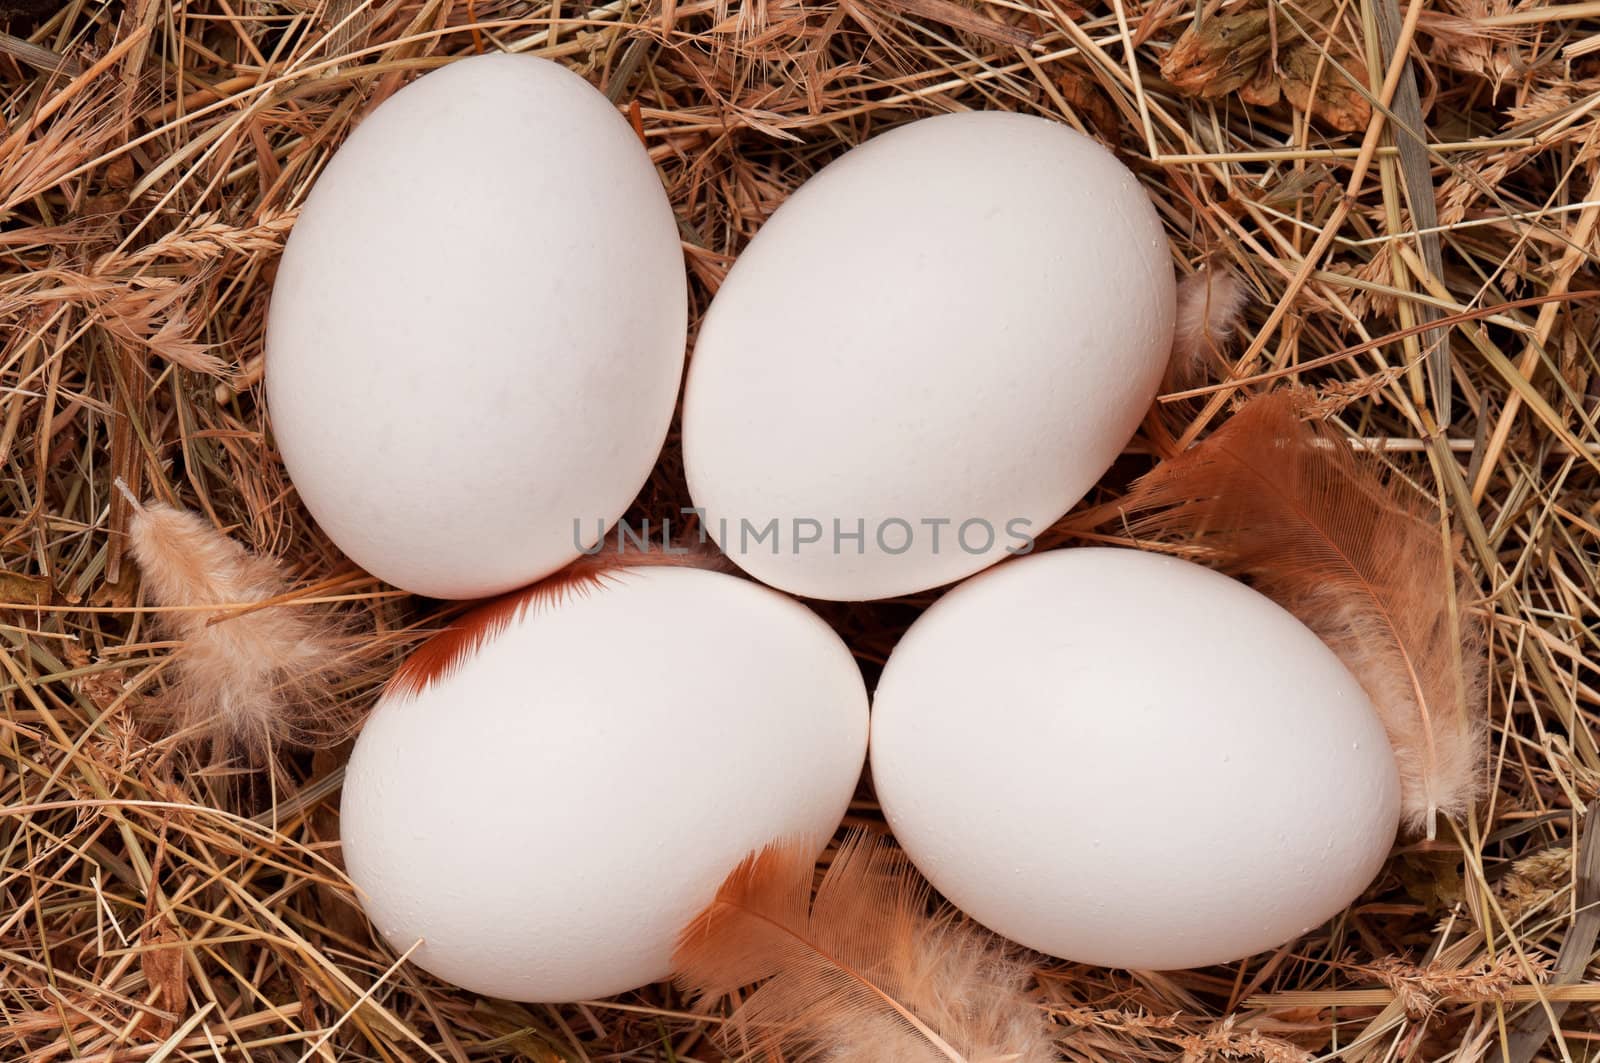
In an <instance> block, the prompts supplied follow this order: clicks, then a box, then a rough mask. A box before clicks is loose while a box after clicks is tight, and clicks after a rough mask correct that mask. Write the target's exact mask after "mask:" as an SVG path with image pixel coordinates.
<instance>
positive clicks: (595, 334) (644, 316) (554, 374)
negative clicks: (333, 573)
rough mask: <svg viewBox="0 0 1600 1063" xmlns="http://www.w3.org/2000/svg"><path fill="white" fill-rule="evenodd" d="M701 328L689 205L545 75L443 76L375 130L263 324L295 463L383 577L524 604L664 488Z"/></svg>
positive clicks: (624, 130) (282, 281)
mask: <svg viewBox="0 0 1600 1063" xmlns="http://www.w3.org/2000/svg"><path fill="white" fill-rule="evenodd" d="M687 308H688V301H687V291H686V287H685V279H684V270H683V256H682V251H681V247H680V244H679V239H678V231H677V226H676V223H675V221H674V219H673V214H672V208H671V207H670V205H669V204H668V202H667V196H666V193H665V192H664V191H663V189H662V187H661V182H660V180H659V179H658V177H657V175H656V171H655V168H654V167H653V166H652V165H651V162H650V159H649V157H648V156H647V155H646V154H645V151H644V148H643V147H642V146H641V145H640V143H639V139H638V137H637V136H635V135H634V132H633V130H632V129H631V128H630V127H629V125H628V123H627V121H626V120H625V119H624V118H623V117H622V116H621V115H620V114H618V112H617V109H616V108H615V107H613V106H612V105H611V104H610V103H609V102H607V100H606V99H605V97H604V96H602V95H601V94H600V93H598V92H596V91H595V90H594V89H593V88H592V87H590V85H589V84H588V83H587V82H585V81H584V80H583V79H582V78H580V77H578V76H577V75H576V74H573V73H571V72H570V71H568V70H566V69H564V68H562V67H560V66H558V65H556V64H555V63H551V62H549V61H547V60H543V59H537V58H533V57H530V56H512V55H491V56H482V57H476V58H471V59H464V60H460V61H457V62H454V63H451V64H450V65H449V66H446V67H443V68H441V69H440V70H438V71H435V72H433V73H430V74H428V75H426V76H425V77H422V78H419V79H418V80H417V81H415V82H413V83H412V84H411V85H409V86H407V87H406V88H404V89H402V90H401V91H400V92H399V93H397V94H396V95H395V96H394V97H393V98H392V99H390V100H388V101H387V102H385V103H383V104H382V105H381V106H379V107H378V108H377V109H376V110H375V111H374V112H373V113H372V114H370V115H368V116H367V117H366V119H365V120H363V121H362V123H361V125H360V126H359V127H358V128H357V129H356V130H355V132H354V133H352V134H351V136H350V137H349V139H348V140H347V141H346V142H345V144H344V146H343V147H342V148H340V150H339V152H338V153H337V154H336V155H335V156H334V157H333V158H332V159H331V160H330V161H329V162H328V164H327V167H326V168H325V169H324V171H323V173H322V175H321V177H320V178H319V179H318V181H317V183H316V185H315V187H314V188H313V189H312V191H311V194H310V196H309V197H308V198H307V200H306V202H305V205H304V208H303V209H302V211H301V213H300V217H299V220H298V221H297V222H296V224H295V227H294V230H293V233H292V234H291V235H290V237H289V241H288V245H287V247H286V248H285V250H284V255H283V261H282V264H281V266H280V267H279V270H278V275H277V281H276V284H275V286H274V289H273V294H272V305H271V310H270V313H269V316H268V321H267V350H266V382H267V396H268V401H269V403H270V406H271V411H272V423H273V428H274V433H275V436H276V439H277V444H278V447H279V449H280V450H281V451H282V452H283V460H284V463H285V464H286V465H287V466H288V470H289V474H290V477H291V478H292V479H293V481H294V484H295V487H296V488H297V489H298V490H299V493H300V497H301V498H302V499H303V500H304V501H305V504H306V507H307V508H308V509H310V511H311V514H312V516H314V517H315V518H316V519H317V522H318V523H319V524H320V525H321V526H322V528H323V530H324V531H326V532H327V533H328V535H329V536H330V537H331V538H332V539H333V541H334V542H335V543H337V544H338V545H339V547H340V549H342V550H343V551H344V552H345V553H347V554H348V555H349V556H350V557H351V558H352V559H353V560H354V561H356V562H357V563H358V564H360V565H361V566H362V567H364V568H366V569H367V570H368V571H370V572H372V573H373V574H374V575H377V576H380V577H382V578H383V579H385V580H388V581H389V582H391V583H394V584H396V585H398V586H400V587H403V588H405V589H407V590H410V591H415V592H417V593H420V594H428V595H434V596H437V597H444V598H472V597H478V596H482V595H488V594H493V593H497V592H499V591H503V590H509V589H511V588H513V587H520V586H522V585H524V584H526V583H529V582H531V581H532V580H534V579H537V578H539V577H541V576H544V575H546V574H548V573H550V572H552V571H554V570H555V569H557V568H559V567H561V566H562V565H564V564H566V563H567V562H568V561H570V560H572V559H573V558H574V557H576V556H577V555H578V553H579V550H580V548H581V547H583V546H586V545H589V544H591V543H592V542H593V541H595V540H596V538H597V537H598V534H599V533H598V528H597V525H603V526H609V525H610V524H612V523H614V522H615V521H616V519H617V518H618V517H619V516H620V515H621V514H622V512H623V510H624V509H626V508H627V506H628V505H629V504H630V503H631V502H632V500H633V498H634V496H635V495H636V494H637V493H638V490H639V487H640V485H641V484H643V482H644V480H645V477H646V476H647V475H649V472H650V468H651V466H652V465H653V464H654V462H655V458H656V455H657V453H658V452H659V451H660V449H661V443H662V440H663V438H664V437H665V435H666V430H667V424H668V421H669V420H670V419H671V416H672V410H673V406H674V405H675V403H676V401H677V391H678V383H679V379H680V377H681V375H682V370H683V352H684V334H685V327H686V321H687ZM575 522H578V527H579V529H580V530H581V534H576V533H575V531H574V523H575Z"/></svg>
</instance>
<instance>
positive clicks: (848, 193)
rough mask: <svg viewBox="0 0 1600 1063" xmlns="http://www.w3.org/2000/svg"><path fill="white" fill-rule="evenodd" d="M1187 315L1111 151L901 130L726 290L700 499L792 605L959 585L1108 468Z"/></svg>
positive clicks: (700, 371)
mask: <svg viewBox="0 0 1600 1063" xmlns="http://www.w3.org/2000/svg"><path fill="white" fill-rule="evenodd" d="M1173 313H1174V282H1173V273H1172V265H1171V261H1170V257H1169V251H1168V248H1167V241H1166V237H1165V235H1164V234H1163V232H1162V227H1161V222H1160V219H1159V218H1158V217H1157V216H1156V212H1155V209H1154V208H1153V207H1152V206H1151V203H1150V200H1149V197H1148V196H1147V195H1146V194H1145V192H1144V191H1143V189H1141V188H1140V186H1139V183H1138V181H1137V180H1136V179H1135V178H1134V176H1133V174H1132V173H1130V172H1129V171H1128V170H1127V169H1126V168H1124V167H1123V166H1122V164H1121V163H1119V162H1118V161H1117V160H1116V159H1115V158H1113V157H1112V155H1111V154H1110V153H1109V152H1108V151H1106V150H1105V149H1104V148H1103V147H1101V146H1100V145H1099V144H1098V143H1096V142H1095V141H1093V140H1091V139H1089V138H1087V137H1084V136H1080V135H1079V134H1077V133H1075V132H1073V131H1072V130H1070V129H1068V128H1067V127H1065V126H1063V125H1060V124H1058V123H1056V122H1052V121H1048V120H1046V119H1043V118H1036V117H1030V116H1027V115H1018V114H1010V113H1001V112H981V113H969V114H956V115H945V116H940V117H936V118H928V119H923V120H921V121H917V122H912V123H910V124H908V125H904V126H901V127H899V128H897V129H894V130H892V131H890V132H888V133H884V134H882V135H881V136H878V137H875V138H873V139H872V140H869V141H867V142H866V143H865V144H863V145H861V146H860V147H857V148H855V149H853V150H852V151H850V152H848V153H847V154H845V155H844V156H842V157H841V158H839V159H837V160H836V161H834V162H833V163H832V164H830V165H829V166H827V167H826V168H824V169H823V170H822V171H821V172H820V173H818V174H817V175H816V176H815V177H813V178H812V179H811V180H809V181H808V182H806V183H805V184H804V185H803V186H802V187H801V188H800V189H799V190H798V191H796V192H795V193H794V194H793V195H792V196H791V197H790V198H789V199H788V201H787V202H785V203H784V204H783V205H782V206H781V207H780V208H779V209H778V210H777V212H776V213H775V214H773V216H772V217H771V218H770V219H769V220H768V221H767V223H766V224H765V225H764V226H763V227H762V229H761V231H760V232H759V233H757V234H756V236H755V238H754V239H753V240H752V241H751V242H750V245H749V247H748V248H747V249H746V250H745V252H744V253H743V254H742V255H741V256H740V258H739V261H738V262H737V263H736V264H735V265H734V267H733V269H732V271H731V272H730V273H729V274H728V276H727V279H726V280H725V281H724V282H723V285H722V287H721V289H720V290H719V291H718V292H717V295H716V298H715V299H714V300H713V302H712V304H711V307H710V309H709V311H708V312H707V314H706V317H705V320H704V323H703V325H702V327H701V330H700V334H699V338H698V340H697V341H696V345H695V351H694V355H693V357H692V358H691V359H690V363H689V378H688V383H687V386H686V391H685V395H684V411H683V445H684V461H685V467H686V470H687V473H688V481H689V490H690V493H691V494H692V495H693V497H694V501H695V503H696V505H697V506H699V507H701V508H702V509H704V510H705V512H706V516H707V518H708V527H710V528H711V529H712V532H713V534H715V535H716V536H717V538H718V540H719V542H720V543H721V544H722V546H723V548H724V549H725V550H727V551H728V553H729V554H730V556H732V557H733V559H734V560H735V561H737V562H738V563H739V564H740V565H741V566H742V567H743V568H744V569H745V570H746V571H747V572H749V573H751V574H752V575H754V576H756V577H757V578H758V579H760V580H762V581H764V582H766V583H769V584H771V585H773V586H775V587H781V588H783V589H784V590H788V591H792V592H794V593H796V594H803V595H807V596H810V597H815V598H828V599H837V600H860V599H869V598H882V597H888V596H892V595H899V594H907V593H911V592H914V591H919V590H924V589H926V588H929V587H933V586H937V585H939V584H943V583H948V582H950V581H952V580H957V579H960V578H962V577H964V576H968V575H970V574H972V573H973V572H976V571H978V570H979V569H981V568H984V567H985V566H987V565H990V564H992V563H994V562H995V561H998V560H1002V559H1004V558H1005V557H1006V556H1007V550H1008V549H1009V550H1021V549H1022V548H1023V547H1024V546H1025V543H1026V541H1027V539H1028V538H1029V537H1031V536H1033V535H1037V534H1038V533H1040V532H1042V531H1043V530H1044V529H1045V528H1046V527H1047V526H1048V525H1049V524H1050V523H1051V522H1053V521H1055V520H1056V519H1057V518H1059V517H1060V516H1061V515H1062V514H1063V513H1065V512H1066V511H1067V510H1068V509H1069V508H1070V507H1071V506H1072V505H1073V504H1074V503H1075V502H1077V501H1078V499H1079V498H1081V497H1082V496H1083V494H1084V493H1085V492H1086V491H1087V490H1088V489H1089V488H1090V486H1092V485H1093V484H1094V482H1095V481H1096V480H1097V479H1098V478H1099V477H1100V475H1101V474H1102V473H1103V472H1104V471H1105V470H1106V468H1107V466H1109V465H1110V464H1111V462H1112V460H1113V459H1114V458H1115V457H1116V456H1117V454H1118V452H1119V451H1120V450H1121V449H1122V447H1123V446H1124V445H1125V444H1126V443H1127V441H1128V439H1129V438H1130V437H1131V436H1132V434H1133V431H1134V429H1135V428H1136V427H1137V426H1138V424H1139V421H1140V419H1141V417H1142V416H1143V414H1144V412H1145V411H1146V409H1147V408H1148V407H1149V405H1150V402H1151V399H1152V398H1153V396H1154V395H1155V392H1156V388H1157V385H1158V383H1159V381H1160V378H1161V375H1162V373H1163V371H1164V367H1165V364H1166V361H1167V356H1168V353H1169V350H1170V347H1171V341H1172V326H1173ZM773 521H776V522H777V527H776V529H775V530H774V531H773V532H772V533H771V534H768V535H762V534H761V533H762V532H763V531H765V530H766V529H767V528H768V525H769V523H770V522H773ZM940 522H944V523H940ZM747 523H748V529H747V527H746V524H747ZM858 532H859V533H860V538H856V535H857V533H858ZM812 539H814V540H815V541H812V542H807V541H806V540H812Z"/></svg>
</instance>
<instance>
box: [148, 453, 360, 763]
mask: <svg viewBox="0 0 1600 1063" xmlns="http://www.w3.org/2000/svg"><path fill="white" fill-rule="evenodd" d="M117 487H118V488H119V489H120V490H122V491H123V492H124V494H125V495H126V497H127V498H128V501H129V503H130V504H131V505H132V506H133V517H132V519H131V521H130V522H129V526H128V543H129V546H130V548H131V550H132V553H133V557H134V560H135V561H136V562H137V563H138V565H139V571H140V574H141V577H142V580H141V586H142V587H143V589H144V591H145V593H146V595H147V596H148V597H149V598H150V599H151V600H152V601H154V602H155V603H157V604H159V605H163V606H169V607H174V609H173V611H171V612H163V613H160V614H158V615H157V621H158V626H160V627H161V628H162V629H163V630H164V631H165V632H166V633H167V634H168V635H169V636H170V637H171V638H173V639H175V640H177V642H178V643H179V645H178V648H177V650H176V651H175V652H174V655H173V670H174V672H175V680H174V682H173V683H172V684H171V686H170V687H169V689H168V691H167V694H166V698H165V699H164V700H163V701H161V702H160V703H159V704H158V705H157V707H158V708H159V709H160V710H161V712H162V715H163V716H165V717H166V721H167V722H168V723H169V725H171V726H172V727H173V729H174V730H175V731H176V732H177V733H178V734H180V735H182V736H183V738H184V739H185V740H189V741H196V742H202V743H210V745H211V747H212V752H213V754H214V755H216V756H224V755H227V754H230V753H233V752H244V753H246V754H249V755H251V756H252V757H254V758H255V759H258V760H259V759H262V758H264V757H265V756H266V754H268V753H269V752H270V751H271V749H272V748H274V747H277V746H281V745H297V746H311V745H318V744H329V743H333V742H337V741H339V740H341V739H342V738H344V737H345V736H346V735H347V734H348V731H349V725H350V723H351V722H352V721H351V716H352V710H350V709H348V708H347V707H344V706H341V705H340V704H339V703H338V701H337V700H336V699H335V698H334V697H333V695H332V692H331V689H330V685H331V683H332V682H333V680H334V679H335V678H336V677H337V675H338V674H339V673H340V672H341V671H342V670H343V666H344V665H343V661H344V658H343V657H342V649H343V644H344V642H345V637H344V634H343V625H342V623H341V622H340V621H339V619H338V618H337V617H336V616H335V615H333V614H332V613H330V612H328V611H326V610H324V609H320V608H317V607H313V606H300V605H295V604H293V603H284V604H281V605H276V604H275V605H270V606H266V607H263V608H254V609H249V608H246V609H237V608H233V607H238V606H246V607H248V606H252V605H255V604H256V603H260V602H264V601H267V600H269V599H277V598H280V597H282V596H284V595H286V594H287V593H288V592H289V585H288V583H287V582H286V581H285V580H284V578H283V576H282V574H281V573H280V572H279V571H278V568H277V566H276V565H275V564H273V563H272V562H271V561H270V560H267V559H266V558H262V557H257V556H256V555H254V554H252V553H250V551H248V550H246V549H245V548H244V547H243V546H241V545H240V544H238V543H236V542H234V541H233V540H232V539H230V538H228V537H227V536H226V535H224V534H222V533H221V532H220V531H218V530H217V529H216V528H214V527H212V525H211V523H210V522H209V521H207V520H205V519H203V518H202V517H200V516H199V515H198V514H195V513H190V512H188V511H186V510H181V509H176V508H174V507H172V506H168V505H164V504H162V503H159V502H151V503H141V502H139V501H138V500H137V499H135V498H134V497H133V495H132V494H131V493H129V492H128V491H127V488H126V486H125V485H124V484H123V483H122V481H121V480H118V481H117Z"/></svg>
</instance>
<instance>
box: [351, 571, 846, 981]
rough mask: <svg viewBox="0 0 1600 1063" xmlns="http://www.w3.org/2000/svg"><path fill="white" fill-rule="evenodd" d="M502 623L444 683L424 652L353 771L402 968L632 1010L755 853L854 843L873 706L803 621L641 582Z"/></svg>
mask: <svg viewBox="0 0 1600 1063" xmlns="http://www.w3.org/2000/svg"><path fill="white" fill-rule="evenodd" d="M501 619H502V621H505V620H509V623H505V624H504V626H501V624H492V625H490V627H489V628H488V629H487V635H486V636H485V637H483V638H482V639H481V641H480V640H478V639H465V640H463V639H460V638H459V637H454V636H449V635H448V633H447V645H448V644H449V641H450V639H451V638H453V641H454V644H455V647H456V648H457V649H458V650H464V655H463V656H461V657H459V659H457V660H456V661H455V662H454V663H453V664H451V665H449V666H448V667H445V668H444V669H443V671H442V672H441V671H439V666H440V663H441V662H440V659H439V654H438V653H436V652H431V651H427V648H426V647H424V649H422V650H419V651H418V653H419V655H420V656H421V657H422V658H423V660H422V661H420V662H418V667H420V669H421V671H420V672H418V671H415V670H413V671H412V672H402V674H401V676H400V677H397V678H398V679H400V680H401V682H400V684H399V686H398V687H391V689H390V691H389V692H387V693H386V694H385V696H384V698H383V699H382V701H381V702H380V703H379V705H378V707H377V709H376V710H375V711H374V713H373V715H372V717H371V719H370V720H369V721H368V722H367V724H366V727H365V728H364V729H363V731H362V732H361V737H360V739H359V740H358V741H357V743H356V747H355V752H354V754H353V755H352V756H351V758H350V764H349V768H348V770H347V773H346V776H345V783H344V799H343V808H342V815H341V833H342V836H343V837H342V842H343V850H344V859H345V865H346V867H347V868H348V870H349V874H350V877H351V879H352V881H354V883H355V884H356V886H357V887H358V889H359V891H360V898H361V903H362V905H363V907H364V908H365V910H366V912H367V914H368V916H369V917H370V918H371V920H372V923H373V925H374V926H375V927H376V928H377V930H378V931H379V932H380V933H381V934H382V935H383V937H384V938H385V939H387V940H388V941H389V943H390V944H391V945H392V946H393V947H394V948H395V950H396V951H397V952H401V953H404V952H406V951H407V950H411V949H413V947H415V951H412V952H411V953H410V955H411V958H412V959H413V960H414V961H415V962H416V963H418V964H419V965H421V966H422V967H424V968H426V969H428V970H429V971H432V972H433V973H434V974H436V975H438V976H439V977H441V978H444V979H447V980H449V981H451V982H455V983H456V984H458V985H461V986H464V987H466V988H468V989H471V990H474V991H476V992H479V993H483V994H486V995H490V996H497V997H508V998H512V999H516V1000H535V1001H570V1000H585V999H590V998H593V997H601V996H607V995H610V994H613V993H619V992H623V991H625V990H628V989H633V988H635V987H637V986H641V985H644V984H646V983H649V982H653V981H657V980H659V979H662V978H664V977H666V976H667V975H668V974H669V973H670V957H671V953H672V949H673V945H674V942H675V939H676V936H677V934H678V933H679V931H680V930H681V929H682V928H683V927H684V926H685V925H686V924H687V923H688V922H689V920H690V919H691V918H692V917H693V916H694V915H695V914H696V913H697V912H698V911H699V910H700V909H701V908H703V907H704V906H705V905H706V904H707V903H709V902H710V900H711V898H712V896H713V895H714V894H715V892H716V889H717V886H718V885H719V884H720V883H721V881H722V880H723V878H724V877H725V876H726V875H727V873H728V872H729V871H731V870H733V868H734V867H735V866H736V865H737V864H738V862H739V861H740V859H742V858H743V857H744V856H745V855H747V854H748V853H749V852H750V851H751V850H752V849H756V848H759V847H761V846H763V845H765V844H766V843H767V842H769V841H771V840H773V839H775V838H780V837H812V838H816V839H818V846H819V848H820V846H821V843H822V841H823V840H825V839H826V838H827V837H828V836H830V835H831V834H832V832H833V831H834V829H835V828H836V827H837V826H838V824H839V821H840V819H841V818H842V817H843V815H844V812H845V809H846V807H847V805H848V803H849V800H850V797H851V795H852V793H853V792H854V790H855V786H856V783H857V780H858V779H859V777H860V774H861V768H862V762H863V760H864V757H865V754H866V739H867V698H866V690H865V687H864V685H863V683H862V680H861V674H860V671H859V670H858V669H857V667H856V664H855V661H854V659H853V658H852V657H851V655H850V652H849V651H848V650H847V649H846V648H845V646H844V644H843V643H842V642H840V641H839V638H838V636H836V635H835V634H834V633H833V631H832V629H830V628H829V627H828V626H827V624H825V623H824V622H823V621H822V620H820V619H819V618H818V617H817V616H816V615H815V614H813V613H811V612H810V611H809V610H807V609H806V608H805V607H804V606H802V605H800V604H799V603H797V602H795V601H793V600H791V599H789V598H787V597H785V596H783V595H781V594H778V593H776V592H775V591H771V590H768V589H767V588H765V587H762V586H759V585H758V584H755V583H752V582H749V581H747V580H743V579H740V578H737V577H734V576H729V575H725V574H722V573H717V572H706V571H701V570H696V569H679V568H632V569H621V570H617V571H616V572H614V573H613V574H612V575H611V577H609V578H608V579H607V581H606V582H605V583H604V584H602V585H601V586H598V587H595V588H592V589H587V590H584V591H582V592H575V593H571V594H569V595H567V596H566V597H565V598H563V599H562V600H559V601H558V602H555V603H551V602H549V601H543V602H538V603H535V604H533V605H532V607H531V608H528V609H527V610H526V611H523V612H521V613H510V614H506V613H504V612H502V614H501ZM470 626H471V625H469V627H470ZM414 660H415V658H414ZM428 673H434V675H433V678H432V679H431V681H429V682H427V684H426V685H425V686H423V687H422V688H421V692H420V693H411V692H409V691H410V690H411V689H412V687H411V685H410V684H412V683H414V682H415V681H416V680H417V679H418V678H419V677H420V676H421V675H425V674H428Z"/></svg>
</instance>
